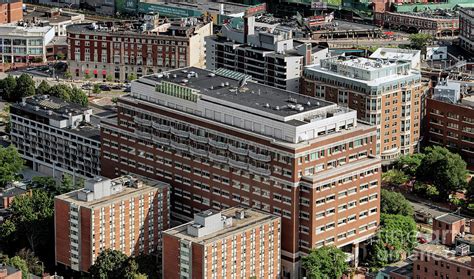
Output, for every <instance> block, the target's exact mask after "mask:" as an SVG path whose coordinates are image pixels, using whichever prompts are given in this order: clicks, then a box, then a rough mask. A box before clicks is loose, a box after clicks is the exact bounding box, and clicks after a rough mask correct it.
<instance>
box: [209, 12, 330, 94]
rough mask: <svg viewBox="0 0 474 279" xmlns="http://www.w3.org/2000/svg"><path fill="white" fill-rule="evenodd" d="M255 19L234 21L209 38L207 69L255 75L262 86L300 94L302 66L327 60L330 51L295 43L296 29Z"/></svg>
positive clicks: (246, 18) (309, 44)
mask: <svg viewBox="0 0 474 279" xmlns="http://www.w3.org/2000/svg"><path fill="white" fill-rule="evenodd" d="M260 25H262V24H261V23H258V22H255V17H245V18H244V19H243V20H242V19H233V20H232V21H230V22H229V23H228V24H225V25H224V26H223V27H222V29H221V32H220V34H218V35H214V36H209V37H206V67H207V69H208V70H217V69H219V68H225V69H229V70H233V71H236V72H241V73H244V74H247V75H250V76H252V78H253V79H254V80H255V81H257V82H260V83H262V84H266V85H270V86H274V87H277V88H280V89H285V90H289V91H292V92H299V86H300V77H301V74H302V70H303V66H305V65H307V64H312V63H316V62H317V61H319V60H320V59H321V58H326V57H327V55H328V49H320V48H318V47H314V48H313V46H312V44H311V43H300V42H297V41H294V40H293V35H292V34H293V30H292V29H291V28H289V27H283V26H271V25H268V24H267V25H265V26H260Z"/></svg>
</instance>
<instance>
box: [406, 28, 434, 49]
mask: <svg viewBox="0 0 474 279" xmlns="http://www.w3.org/2000/svg"><path fill="white" fill-rule="evenodd" d="M408 39H409V40H410V43H411V46H412V47H413V48H416V49H419V50H421V52H423V53H424V52H425V51H426V46H427V45H428V44H430V43H431V41H433V36H432V35H430V34H425V33H417V34H411V35H410V36H409V37H408Z"/></svg>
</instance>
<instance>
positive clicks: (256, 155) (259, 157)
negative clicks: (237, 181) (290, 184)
mask: <svg viewBox="0 0 474 279" xmlns="http://www.w3.org/2000/svg"><path fill="white" fill-rule="evenodd" d="M249 156H250V158H252V159H254V160H258V161H262V162H270V161H271V160H272V157H271V156H270V155H264V154H259V153H255V152H253V151H249Z"/></svg>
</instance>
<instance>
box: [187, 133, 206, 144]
mask: <svg viewBox="0 0 474 279" xmlns="http://www.w3.org/2000/svg"><path fill="white" fill-rule="evenodd" d="M189 138H190V139H191V140H193V141H195V142H200V143H208V142H209V140H208V138H206V137H203V136H198V135H195V134H189Z"/></svg>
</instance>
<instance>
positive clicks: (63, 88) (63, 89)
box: [49, 84, 71, 102]
mask: <svg viewBox="0 0 474 279" xmlns="http://www.w3.org/2000/svg"><path fill="white" fill-rule="evenodd" d="M49 95H51V96H53V97H57V98H60V99H62V100H64V101H67V102H69V101H71V87H69V86H67V85H65V84H56V85H53V86H51V88H50V90H49Z"/></svg>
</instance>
